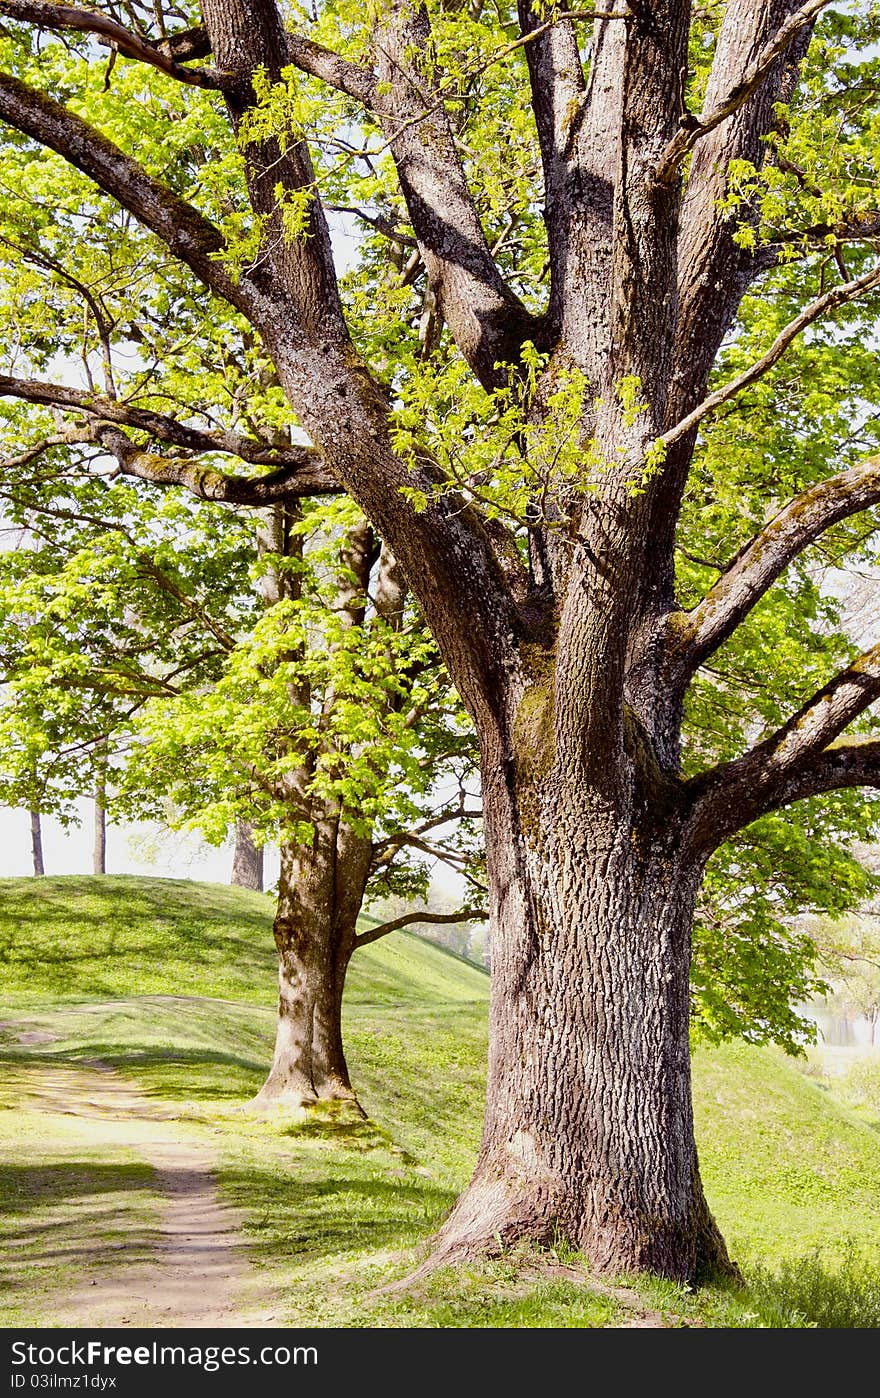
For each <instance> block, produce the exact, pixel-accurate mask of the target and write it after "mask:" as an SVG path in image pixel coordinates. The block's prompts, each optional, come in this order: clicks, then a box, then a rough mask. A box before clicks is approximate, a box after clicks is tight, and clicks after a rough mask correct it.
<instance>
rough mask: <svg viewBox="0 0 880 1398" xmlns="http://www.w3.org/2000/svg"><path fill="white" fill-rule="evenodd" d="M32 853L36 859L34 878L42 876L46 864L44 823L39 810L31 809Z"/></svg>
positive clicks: (34, 859)
mask: <svg viewBox="0 0 880 1398" xmlns="http://www.w3.org/2000/svg"><path fill="white" fill-rule="evenodd" d="M31 854H32V856H33V861H34V878H38V879H39V878H42V877H43V875H44V874H45V872H46V866H45V864H44V863H43V824H42V821H41V819H40V812H39V811H31Z"/></svg>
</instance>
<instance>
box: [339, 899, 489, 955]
mask: <svg viewBox="0 0 880 1398" xmlns="http://www.w3.org/2000/svg"><path fill="white" fill-rule="evenodd" d="M488 916H489V914H488V912H487V911H486V909H485V908H474V909H471V908H460V909H459V911H458V912H457V913H428V912H422V913H406V914H404V916H403V917H396V918H394V919H392V921H391V922H383V923H380V925H379V926H378V927H371V928H370V929H369V931H368V932H361V933H360V935H359V936H358V937H357V938H356V939H355V949H357V948H358V947H365V946H368V945H369V944H370V942H378V940H379V938H380V937H387V936H388V933H389V932H398V931H399V930H400V928H401V927H410V926H411V925H412V924H413V923H416V922H435V923H453V922H485V921H486V919H487V918H488Z"/></svg>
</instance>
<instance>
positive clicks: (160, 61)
mask: <svg viewBox="0 0 880 1398" xmlns="http://www.w3.org/2000/svg"><path fill="white" fill-rule="evenodd" d="M0 15H5V16H6V17H7V18H8V19H15V20H20V21H22V22H24V23H26V24H34V25H36V26H37V28H39V29H53V30H54V29H73V30H76V31H77V32H78V33H81V34H94V35H95V36H96V37H97V38H98V40H99V41H100V42H103V43H107V44H109V45H110V46H111V47H112V48H114V49H116V50H118V52H119V53H121V54H122V55H123V56H124V57H125V58H133V59H137V61H138V62H140V63H148V64H149V65H150V67H152V68H158V69H159V71H160V72H162V73H165V74H167V76H168V77H171V78H176V80H177V81H178V82H181V83H188V84H190V86H192V87H205V88H212V89H219V88H221V87H222V85H223V80H222V75H221V74H219V73H215V72H213V71H212V70H211V69H207V68H182V67H181V66H180V64H179V63H176V62H175V59H174V55H173V48H172V46H171V45H170V44H169V43H168V41H165V42H164V43H163V44H162V45H161V47H160V46H159V45H154V44H152V43H150V42H149V41H148V40H146V39H142V38H141V37H140V35H138V34H133V33H132V32H131V30H129V29H126V28H125V26H124V25H123V24H119V23H118V22H117V21H116V20H115V19H111V18H110V16H109V15H104V14H101V12H100V11H99V10H80V9H77V8H76V7H75V6H73V5H51V4H47V3H45V0H0ZM188 56H189V57H195V56H196V55H195V54H194V53H190V54H189V55H188Z"/></svg>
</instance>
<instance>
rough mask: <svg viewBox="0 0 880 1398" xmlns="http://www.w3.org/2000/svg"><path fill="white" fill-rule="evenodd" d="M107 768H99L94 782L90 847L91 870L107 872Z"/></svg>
mask: <svg viewBox="0 0 880 1398" xmlns="http://www.w3.org/2000/svg"><path fill="white" fill-rule="evenodd" d="M106 802H107V770H106V767H104V766H102V767H101V768H100V769H99V772H98V777H97V780H96V782H95V840H94V845H93V847H92V872H93V873H95V874H106V872H107V806H106Z"/></svg>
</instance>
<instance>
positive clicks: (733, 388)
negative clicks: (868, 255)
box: [660, 267, 880, 447]
mask: <svg viewBox="0 0 880 1398" xmlns="http://www.w3.org/2000/svg"><path fill="white" fill-rule="evenodd" d="M878 286H880V267H875V268H873V269H872V270H871V271H869V272H863V273H862V275H861V276H860V277H856V278H855V279H854V280H853V281H850V282H844V283H843V284H842V285H841V286H835V287H832V289H831V290H830V291H826V292H825V295H824V296H820V297H818V299H817V300H815V301H813V302H811V303H810V305H809V306H805V307H804V309H803V310H802V311H801V313H800V315H798V316H796V317H795V318H794V320H792V321H789V323H788V325H786V327H785V329H784V330H781V331H780V332H779V334H778V335H777V337H776V339H775V340H774V341H773V344H772V345H771V346H770V348H769V349H768V350H767V352H766V354H763V355H762V356H761V358H760V359H757V360H756V361H755V363H754V364H750V365H749V367H748V368H747V369H744V370H743V371H742V373H741V374H738V375H737V376H736V378H735V379H731V381H730V383H726V384H724V385H723V386H722V387H721V388H719V389H716V391H715V392H714V393H710V394H709V396H708V398H704V399H703V401H702V403H700V404H699V405H698V406H697V407H696V408H694V410H693V412H690V413H688V414H687V416H686V417H683V418H682V419H681V421H680V422H677V423H676V424H675V426H674V427H671V428H670V429H669V431H668V432H664V433H663V436H662V437H661V438H660V441H661V442H662V443H663V444H664V445H665V446H666V447H670V446H672V445H673V444H674V443H675V442H677V441H678V440H679V438H681V437H685V436H687V434H688V433H689V432H691V431H692V430H693V429H694V428H695V427H697V426H698V425H699V424H700V423H701V422H702V421H703V419H704V418H706V417H708V416H709V414H710V413H713V412H715V410H716V408H720V407H721V406H722V404H723V403H729V402H730V400H731V398H735V397H736V395H737V394H738V393H741V392H742V390H743V389H744V388H747V387H748V386H749V384H752V383H754V382H755V380H756V379H760V378H762V377H763V375H764V374H766V373H767V372H768V371H769V370H770V369H772V368H773V366H774V365H775V364H778V363H779V360H780V359H781V358H782V356H783V355H784V354H785V351H786V350H787V349H788V347H789V345H790V344H791V343H792V341H793V340H796V339H797V337H798V335H800V334H801V332H802V331H804V330H806V328H807V326H809V325H812V324H813V322H814V321H817V320H819V319H821V317H822V316H824V315H827V314H828V313H829V312H831V311H835V310H837V309H838V307H840V306H844V305H846V304H847V302H849V301H854V300H855V299H856V297H858V296H862V295H864V293H865V292H866V291H873V290H874V288H875V287H878Z"/></svg>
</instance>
